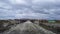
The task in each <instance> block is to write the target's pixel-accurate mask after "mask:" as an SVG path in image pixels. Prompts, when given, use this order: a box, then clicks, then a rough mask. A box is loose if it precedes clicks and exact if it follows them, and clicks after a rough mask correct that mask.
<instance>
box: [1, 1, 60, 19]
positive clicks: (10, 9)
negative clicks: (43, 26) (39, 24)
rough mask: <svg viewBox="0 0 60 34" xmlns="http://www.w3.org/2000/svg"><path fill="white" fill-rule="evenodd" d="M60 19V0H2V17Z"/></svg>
mask: <svg viewBox="0 0 60 34" xmlns="http://www.w3.org/2000/svg"><path fill="white" fill-rule="evenodd" d="M20 18H31V19H47V20H60V0H0V19H20Z"/></svg>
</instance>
